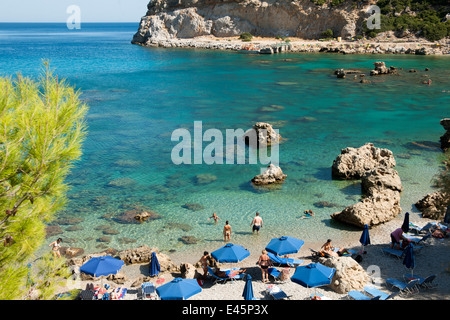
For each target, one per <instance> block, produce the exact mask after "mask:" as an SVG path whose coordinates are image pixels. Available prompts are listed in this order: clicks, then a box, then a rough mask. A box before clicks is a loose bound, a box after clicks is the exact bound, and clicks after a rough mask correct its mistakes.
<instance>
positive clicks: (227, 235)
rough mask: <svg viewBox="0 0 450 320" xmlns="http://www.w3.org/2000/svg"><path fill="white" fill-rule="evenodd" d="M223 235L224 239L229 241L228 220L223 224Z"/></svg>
mask: <svg viewBox="0 0 450 320" xmlns="http://www.w3.org/2000/svg"><path fill="white" fill-rule="evenodd" d="M223 236H224V239H225V241H227V240H228V241H230V239H231V226H230V225H229V224H228V220H227V221H226V222H225V226H224V227H223Z"/></svg>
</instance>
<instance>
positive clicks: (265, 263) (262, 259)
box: [258, 250, 271, 283]
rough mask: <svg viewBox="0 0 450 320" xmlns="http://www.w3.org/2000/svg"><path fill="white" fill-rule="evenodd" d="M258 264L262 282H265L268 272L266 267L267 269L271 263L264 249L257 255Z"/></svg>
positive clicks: (267, 278)
mask: <svg viewBox="0 0 450 320" xmlns="http://www.w3.org/2000/svg"><path fill="white" fill-rule="evenodd" d="M258 264H259V267H260V268H261V273H262V280H263V283H265V282H266V281H269V274H268V272H267V269H269V267H270V265H271V262H270V258H269V256H268V255H267V251H266V250H263V251H262V255H261V256H259V260H258Z"/></svg>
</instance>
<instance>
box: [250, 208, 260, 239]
mask: <svg viewBox="0 0 450 320" xmlns="http://www.w3.org/2000/svg"><path fill="white" fill-rule="evenodd" d="M252 225H253V228H252V232H253V233H255V231H256V233H257V234H259V229H261V228H262V226H263V220H262V218H261V217H260V216H259V212H257V213H256V216H255V217H254V218H253V221H252V223H250V227H251V226H252Z"/></svg>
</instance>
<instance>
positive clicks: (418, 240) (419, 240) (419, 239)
mask: <svg viewBox="0 0 450 320" xmlns="http://www.w3.org/2000/svg"><path fill="white" fill-rule="evenodd" d="M403 236H404V237H405V238H406V239H408V240H409V241H411V242H412V243H414V244H415V245H417V244H420V243H422V242H425V240H427V239H428V238H429V237H431V233H429V234H427V235H425V236H423V237H416V236H412V235H409V234H403ZM414 249H420V247H417V246H414Z"/></svg>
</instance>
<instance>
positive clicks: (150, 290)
mask: <svg viewBox="0 0 450 320" xmlns="http://www.w3.org/2000/svg"><path fill="white" fill-rule="evenodd" d="M141 289H142V298H144V299H146V298H149V299H152V300H154V299H156V296H157V293H156V287H155V285H154V284H153V283H152V282H144V283H143V284H142V285H141Z"/></svg>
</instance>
